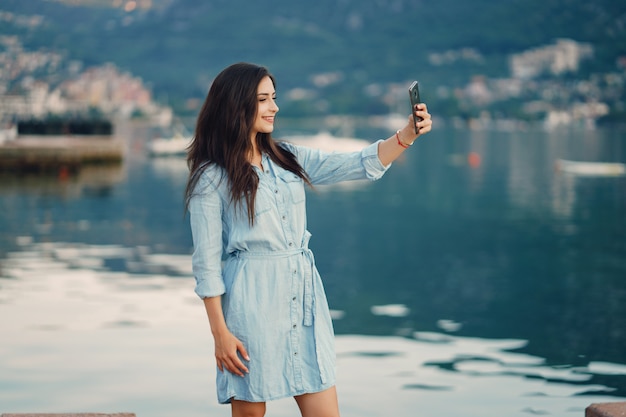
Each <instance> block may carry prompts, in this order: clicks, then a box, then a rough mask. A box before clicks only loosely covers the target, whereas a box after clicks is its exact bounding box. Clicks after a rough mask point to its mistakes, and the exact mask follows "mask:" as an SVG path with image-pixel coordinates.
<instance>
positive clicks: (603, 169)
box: [556, 159, 626, 176]
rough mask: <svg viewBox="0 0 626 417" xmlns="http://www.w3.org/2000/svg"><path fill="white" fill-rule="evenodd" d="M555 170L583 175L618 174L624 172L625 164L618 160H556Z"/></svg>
mask: <svg viewBox="0 0 626 417" xmlns="http://www.w3.org/2000/svg"><path fill="white" fill-rule="evenodd" d="M556 169H557V171H561V172H566V173H568V174H575V175H584V176H619V175H625V174H626V164H623V163H619V162H585V161H568V160H566V159H557V160H556Z"/></svg>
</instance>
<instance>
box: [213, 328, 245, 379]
mask: <svg viewBox="0 0 626 417" xmlns="http://www.w3.org/2000/svg"><path fill="white" fill-rule="evenodd" d="M213 337H214V339H215V361H216V362H217V367H218V368H219V370H220V371H221V372H224V369H226V370H227V371H228V372H230V373H233V374H235V375H239V376H241V377H243V376H244V373H248V372H249V371H248V368H247V367H246V365H245V364H244V363H243V362H242V361H241V358H243V359H245V360H246V361H249V360H250V358H249V357H248V352H247V351H246V348H245V347H244V345H243V343H241V341H240V340H239V339H237V338H236V337H235V336H234V335H233V334H232V333H231V332H229V331H224V332H223V333H220V334H214V335H213Z"/></svg>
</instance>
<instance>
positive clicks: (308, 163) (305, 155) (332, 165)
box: [283, 141, 391, 185]
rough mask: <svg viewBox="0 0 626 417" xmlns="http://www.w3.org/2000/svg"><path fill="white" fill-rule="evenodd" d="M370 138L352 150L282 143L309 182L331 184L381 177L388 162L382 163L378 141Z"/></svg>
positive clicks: (387, 167) (372, 179)
mask: <svg viewBox="0 0 626 417" xmlns="http://www.w3.org/2000/svg"><path fill="white" fill-rule="evenodd" d="M380 142H381V141H377V142H374V143H372V144H370V145H368V146H366V147H365V148H363V149H362V150H360V151H356V152H346V153H343V152H324V151H320V150H317V149H311V148H307V147H303V146H298V145H294V144H292V143H288V142H283V145H284V146H285V147H286V148H287V149H288V150H289V151H291V152H292V153H294V154H295V155H296V158H297V159H298V162H299V163H300V165H301V166H302V168H304V170H305V171H306V173H307V175H308V176H309V179H310V180H311V183H313V184H320V185H321V184H334V183H337V182H341V181H349V180H363V179H368V180H371V181H374V180H377V179H379V178H380V177H382V176H383V175H384V174H385V172H386V171H387V169H389V167H390V166H391V164H389V165H387V166H385V165H383V164H382V162H380V159H379V158H378V145H379V143H380Z"/></svg>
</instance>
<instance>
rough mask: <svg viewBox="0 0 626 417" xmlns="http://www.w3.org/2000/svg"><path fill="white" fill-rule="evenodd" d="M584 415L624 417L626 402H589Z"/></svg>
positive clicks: (587, 416)
mask: <svg viewBox="0 0 626 417" xmlns="http://www.w3.org/2000/svg"><path fill="white" fill-rule="evenodd" d="M585 417H626V402H620V403H599V404H591V405H590V406H589V407H587V408H586V409H585Z"/></svg>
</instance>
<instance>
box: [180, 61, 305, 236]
mask: <svg viewBox="0 0 626 417" xmlns="http://www.w3.org/2000/svg"><path fill="white" fill-rule="evenodd" d="M265 77H270V79H271V80H272V83H273V84H274V87H275V86H276V82H275V80H274V77H273V76H272V75H271V74H270V73H269V71H268V70H267V68H265V67H261V66H258V65H254V64H248V63H244V62H240V63H237V64H233V65H231V66H229V67H227V68H226V69H224V70H223V71H222V72H221V73H219V74H218V76H217V77H216V78H215V80H213V84H212V85H211V88H210V90H209V93H208V94H207V97H206V99H205V101H204V104H203V105H202V109H201V110H200V113H199V115H198V120H197V122H196V130H195V133H194V136H193V139H192V141H191V144H190V145H189V148H188V150H187V165H188V167H189V179H188V180H187V187H186V189H185V208H186V209H188V208H189V199H190V198H191V196H192V194H193V192H194V188H195V186H196V184H197V183H198V180H199V178H200V174H201V173H202V171H203V170H204V169H205V168H206V167H207V166H208V165H210V164H215V165H217V166H219V167H221V168H223V170H224V171H225V172H226V175H227V177H228V185H229V189H230V201H231V203H234V204H235V208H237V206H239V207H241V206H242V200H245V202H246V203H247V207H248V213H247V217H248V222H249V224H250V225H253V224H254V202H255V198H256V191H257V188H258V185H259V177H258V175H257V174H256V172H255V171H254V168H253V167H252V164H251V163H250V162H249V161H248V157H249V155H250V152H251V151H252V143H251V142H250V131H251V129H252V126H253V124H254V121H255V118H256V112H257V105H258V98H257V89H258V86H259V83H260V82H261V80H263V78H265ZM256 144H257V147H258V149H259V151H260V152H262V153H266V154H267V155H268V156H269V157H270V158H271V159H272V161H274V162H275V163H276V164H278V165H279V166H281V167H282V168H284V169H286V170H289V171H291V172H293V173H294V174H296V175H297V176H299V177H300V178H302V179H303V180H304V182H305V183H307V184H308V185H311V183H310V181H309V179H308V177H307V174H306V172H305V171H304V169H303V168H302V167H301V166H300V164H299V163H298V161H297V160H296V157H295V155H294V154H293V153H291V152H290V151H288V150H287V149H285V148H284V147H282V146H279V145H278V144H277V143H276V141H275V140H274V139H273V138H272V135H271V134H270V133H257V135H256Z"/></svg>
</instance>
